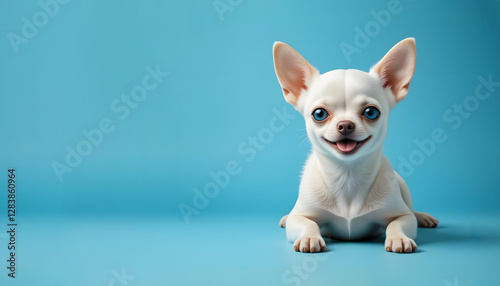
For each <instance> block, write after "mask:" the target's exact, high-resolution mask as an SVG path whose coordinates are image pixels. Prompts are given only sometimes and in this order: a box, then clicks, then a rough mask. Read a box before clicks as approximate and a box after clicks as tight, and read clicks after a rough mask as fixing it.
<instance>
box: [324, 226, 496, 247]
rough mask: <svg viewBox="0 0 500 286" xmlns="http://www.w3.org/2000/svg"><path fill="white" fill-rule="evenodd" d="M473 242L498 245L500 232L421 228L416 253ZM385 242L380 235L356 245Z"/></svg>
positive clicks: (334, 241) (340, 241) (445, 227)
mask: <svg viewBox="0 0 500 286" xmlns="http://www.w3.org/2000/svg"><path fill="white" fill-rule="evenodd" d="M472 241H476V242H477V241H481V242H492V243H498V242H500V232H499V231H494V232H489V231H480V232H478V231H472V230H471V229H470V228H467V227H464V226H461V225H458V224H440V225H439V226H438V227H437V228H421V227H419V228H418V235H417V238H416V239H415V242H416V243H417V245H418V249H417V251H416V253H419V252H424V251H425V246H427V245H431V244H442V243H447V244H449V243H469V242H472ZM384 242H385V235H380V236H377V237H374V238H370V239H364V240H356V241H355V243H367V244H374V245H375V244H376V245H380V244H384ZM326 243H327V248H329V250H331V246H334V245H335V244H337V243H349V241H343V240H337V239H332V238H327V239H326ZM329 246H330V247H329ZM329 250H327V251H329Z"/></svg>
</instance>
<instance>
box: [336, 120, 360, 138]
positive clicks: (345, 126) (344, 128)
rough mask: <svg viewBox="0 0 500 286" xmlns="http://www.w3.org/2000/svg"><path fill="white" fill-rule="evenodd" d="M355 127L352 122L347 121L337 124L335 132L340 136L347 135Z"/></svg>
mask: <svg viewBox="0 0 500 286" xmlns="http://www.w3.org/2000/svg"><path fill="white" fill-rule="evenodd" d="M355 127H356V125H354V122H352V121H349V120H345V121H340V122H339V123H337V130H338V131H339V132H340V134H342V135H347V134H349V133H351V132H353V131H354V128H355Z"/></svg>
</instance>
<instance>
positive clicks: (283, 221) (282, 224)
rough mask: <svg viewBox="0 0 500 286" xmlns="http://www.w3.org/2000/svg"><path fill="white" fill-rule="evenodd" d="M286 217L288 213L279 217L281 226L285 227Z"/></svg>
mask: <svg viewBox="0 0 500 286" xmlns="http://www.w3.org/2000/svg"><path fill="white" fill-rule="evenodd" d="M287 218H288V215H284V216H283V217H282V218H281V219H280V226H281V227H285V226H286V219H287Z"/></svg>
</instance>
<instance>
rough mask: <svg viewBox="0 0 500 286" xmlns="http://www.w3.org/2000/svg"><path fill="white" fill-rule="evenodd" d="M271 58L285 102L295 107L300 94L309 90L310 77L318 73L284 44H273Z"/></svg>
mask: <svg viewBox="0 0 500 286" xmlns="http://www.w3.org/2000/svg"><path fill="white" fill-rule="evenodd" d="M273 57H274V70H275V71H276V76H277V77H278V81H279V83H280V85H281V88H282V89H283V95H284V96H285V100H286V101H287V102H288V103H290V104H291V105H293V106H295V107H297V101H298V100H299V96H300V94H301V93H302V91H304V90H307V89H308V88H309V84H310V83H311V79H312V77H313V76H314V75H316V74H319V72H318V70H316V69H315V68H314V67H313V66H312V65H311V64H309V63H308V62H307V61H306V60H305V59H304V58H303V57H302V56H301V55H300V54H299V53H298V52H297V51H296V50H294V49H293V48H292V47H290V46H289V45H287V44H285V43H281V42H276V43H274V46H273Z"/></svg>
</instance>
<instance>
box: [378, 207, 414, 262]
mask: <svg viewBox="0 0 500 286" xmlns="http://www.w3.org/2000/svg"><path fill="white" fill-rule="evenodd" d="M416 235H417V220H416V219H415V216H414V215H413V214H410V213H409V214H405V215H402V216H399V217H397V218H396V219H394V220H393V221H391V222H390V223H389V225H388V226H387V229H386V239H385V250H387V251H389V252H390V251H392V252H397V253H403V252H413V251H415V250H417V244H416V243H415V241H413V239H412V238H415V237H416Z"/></svg>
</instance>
